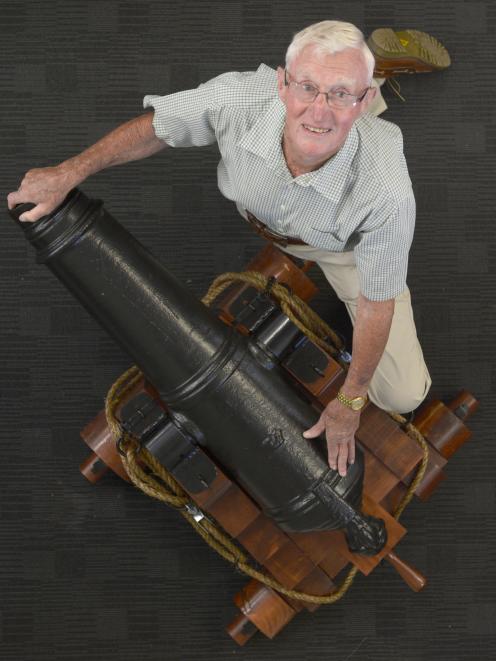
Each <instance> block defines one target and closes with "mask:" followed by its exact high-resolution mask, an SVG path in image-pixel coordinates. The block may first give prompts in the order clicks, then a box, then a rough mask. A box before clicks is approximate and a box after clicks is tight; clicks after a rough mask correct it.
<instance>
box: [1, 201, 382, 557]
mask: <svg viewBox="0 0 496 661" xmlns="http://www.w3.org/2000/svg"><path fill="white" fill-rule="evenodd" d="M27 206H28V205H19V206H17V207H16V208H15V209H14V210H12V211H11V215H12V216H13V217H14V218H15V219H16V220H17V221H18V217H19V215H20V214H21V213H22V212H23V211H26V209H27ZM18 222H19V221H18ZM19 225H20V226H21V227H22V228H23V230H24V232H25V236H26V238H27V239H28V240H29V241H30V242H31V244H32V245H33V246H34V247H35V249H36V252H37V261H38V262H40V263H45V264H47V266H48V267H49V268H50V269H51V270H52V272H53V273H54V274H55V275H56V276H57V277H58V278H59V280H60V281H61V282H62V283H63V284H64V285H65V286H66V287H67V288H68V289H69V290H70V291H71V292H72V293H73V294H74V296H75V297H76V298H77V299H78V300H79V301H80V302H81V303H82V304H83V305H84V306H85V307H86V309H87V310H88V311H89V312H90V314H91V315H92V316H93V317H94V318H95V319H96V320H97V321H98V323H99V324H101V326H103V327H104V328H105V329H106V330H107V331H108V332H109V333H110V335H111V336H112V337H113V338H114V339H115V340H116V341H117V342H118V343H119V344H120V345H121V346H122V348H123V349H124V350H125V351H126V352H127V353H128V354H129V355H130V356H131V357H132V359H133V360H134V361H135V363H136V364H137V365H138V367H139V368H140V369H141V370H142V372H143V373H144V375H145V377H146V378H147V380H149V381H150V383H152V384H153V386H154V387H155V388H156V390H157V391H158V392H159V394H160V397H161V399H162V400H163V401H164V402H165V403H166V404H167V406H168V408H169V409H170V411H171V417H172V421H173V422H174V424H177V425H178V426H179V427H180V428H181V429H182V430H183V431H184V430H186V431H187V432H188V434H190V435H191V436H193V437H194V439H195V440H196V442H197V443H199V444H200V445H202V446H203V447H206V448H207V449H208V451H209V452H210V453H211V454H212V455H213V456H214V457H215V458H216V459H217V460H218V461H219V463H220V464H221V465H222V466H223V467H224V469H225V470H226V471H227V472H228V473H229V474H231V475H232V477H233V478H234V479H235V480H236V481H237V482H238V483H239V484H240V485H241V486H242V487H243V488H244V489H245V490H246V491H247V493H248V494H249V495H250V496H251V497H252V498H253V499H254V500H255V501H256V502H257V503H258V504H259V506H260V507H261V508H262V509H263V511H264V512H265V513H266V514H267V515H268V516H270V517H272V518H273V519H274V520H275V521H276V522H277V523H278V524H279V525H280V527H281V528H282V529H283V530H286V531H291V532H303V531H310V530H333V529H337V528H343V529H344V530H345V534H346V536H347V540H348V544H349V546H350V549H351V550H352V551H354V552H359V553H368V554H375V553H378V552H379V551H380V550H381V548H382V547H383V546H384V544H385V541H386V534H385V527H384V524H383V522H382V521H381V520H378V519H374V518H372V517H366V516H364V515H363V514H361V513H360V511H359V507H360V503H361V492H362V484H363V470H364V467H363V455H362V453H361V452H360V451H358V452H357V460H356V461H355V463H354V465H352V466H350V467H349V469H348V472H347V474H346V476H344V477H341V476H340V475H339V474H338V473H337V471H335V470H332V469H331V468H330V467H329V466H328V464H327V461H326V453H325V449H324V444H323V442H316V441H307V440H306V439H304V438H303V436H302V432H303V431H304V430H305V429H307V428H308V427H310V426H311V425H313V424H314V423H315V421H316V419H317V417H318V413H317V412H316V410H315V409H314V408H313V407H312V406H311V405H310V404H309V403H308V402H307V401H305V400H304V399H303V398H302V396H301V395H300V394H299V393H298V392H297V391H296V390H295V389H294V388H293V387H292V386H291V385H290V384H289V383H288V381H287V380H286V379H285V377H284V376H283V374H282V369H281V368H280V367H279V365H277V364H275V363H273V362H270V361H267V356H266V355H265V354H264V352H263V350H262V349H261V348H260V347H259V346H258V345H257V344H256V343H255V342H253V340H251V339H250V338H247V337H244V336H242V335H240V334H239V333H238V332H237V331H235V330H234V329H232V328H230V327H229V326H227V325H226V324H224V323H223V322H222V321H220V320H219V319H218V318H217V317H216V316H215V314H214V313H213V312H212V311H211V310H210V309H209V308H207V307H206V306H205V305H203V303H202V302H201V301H199V300H198V299H196V298H195V296H194V295H193V294H192V293H191V292H190V291H189V290H188V289H187V288H186V287H184V286H183V285H182V284H181V283H180V282H179V281H178V280H177V279H176V278H174V276H173V275H172V274H170V273H169V272H168V271H167V269H166V268H165V267H164V266H163V265H162V264H161V263H160V262H159V261H158V260H157V259H156V258H155V257H153V256H152V255H151V254H150V253H149V252H148V251H147V250H146V249H145V248H144V247H143V246H142V245H141V244H140V243H139V242H138V241H137V240H136V239H135V238H134V237H133V236H132V235H131V234H130V233H129V232H128V231H126V230H125V229H124V228H123V227H122V226H121V225H120V224H119V223H118V222H117V221H116V220H115V219H114V218H113V217H112V216H111V215H110V214H109V213H108V212H107V211H106V210H105V208H104V207H103V203H102V202H101V201H99V200H92V199H89V198H88V197H87V196H85V195H84V194H83V193H82V192H81V191H80V190H78V189H73V190H72V191H71V192H70V193H69V195H68V196H67V197H66V199H65V200H64V202H63V203H62V204H61V205H60V206H59V207H58V208H57V209H56V210H55V211H54V212H53V213H52V214H51V215H50V216H46V217H44V218H42V219H40V220H38V221H37V222H35V223H21V222H19Z"/></svg>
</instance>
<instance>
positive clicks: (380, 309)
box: [303, 294, 394, 475]
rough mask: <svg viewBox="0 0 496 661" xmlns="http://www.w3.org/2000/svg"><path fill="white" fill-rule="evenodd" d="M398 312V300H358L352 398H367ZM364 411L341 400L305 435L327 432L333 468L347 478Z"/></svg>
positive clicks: (348, 382)
mask: <svg viewBox="0 0 496 661" xmlns="http://www.w3.org/2000/svg"><path fill="white" fill-rule="evenodd" d="M393 313H394V299H390V300H387V301H370V300H369V299H367V298H365V297H364V296H362V295H361V294H360V295H359V297H358V303H357V314H356V320H355V327H354V330H353V358H352V361H351V364H350V368H349V370H348V374H347V376H346V379H345V382H344V384H343V387H342V388H341V390H342V392H343V393H344V394H345V395H347V396H349V397H357V396H359V395H362V396H365V395H366V394H367V390H368V387H369V383H370V381H371V379H372V376H373V375H374V372H375V369H376V367H377V365H378V363H379V361H380V359H381V357H382V354H383V353H384V349H385V347H386V342H387V340H388V337H389V330H390V328H391V321H392V319H393ZM359 422H360V411H353V410H352V409H350V408H348V407H347V406H345V405H344V404H341V402H339V401H338V400H337V399H334V400H332V401H331V402H329V404H328V405H327V406H326V408H325V409H324V410H323V411H322V415H321V416H320V418H319V420H318V422H317V423H316V424H315V425H314V426H313V427H311V428H310V429H308V430H307V431H306V432H304V434H303V435H304V436H305V438H315V437H316V436H319V435H320V434H321V433H322V432H323V431H324V430H325V432H326V439H327V450H328V457H329V465H330V467H331V468H334V469H335V468H336V466H337V468H338V470H339V474H340V475H346V465H347V461H349V462H350V463H353V462H354V461H355V432H356V430H357V429H358V425H359Z"/></svg>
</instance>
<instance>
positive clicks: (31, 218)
mask: <svg viewBox="0 0 496 661" xmlns="http://www.w3.org/2000/svg"><path fill="white" fill-rule="evenodd" d="M45 208H46V207H44V206H43V205H42V204H37V205H36V206H35V207H34V208H33V209H30V210H29V211H26V212H25V213H22V214H21V215H20V216H19V220H20V221H22V222H23V223H25V222H29V223H34V222H35V221H37V220H39V219H40V218H41V217H42V216H46V214H47V212H46V211H45Z"/></svg>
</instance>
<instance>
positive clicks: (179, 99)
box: [143, 85, 215, 147]
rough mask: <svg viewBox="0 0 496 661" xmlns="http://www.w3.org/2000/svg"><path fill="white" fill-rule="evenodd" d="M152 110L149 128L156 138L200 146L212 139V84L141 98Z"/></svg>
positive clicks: (187, 145)
mask: <svg viewBox="0 0 496 661" xmlns="http://www.w3.org/2000/svg"><path fill="white" fill-rule="evenodd" d="M150 107H152V108H153V109H154V110H155V114H154V117H153V128H154V130H155V134H156V136H157V138H160V139H161V140H163V141H164V142H166V143H167V144H168V145H169V146H171V147H201V146H204V145H210V144H212V143H214V142H215V127H214V123H215V117H214V109H215V87H211V86H209V85H200V87H198V88H196V89H192V90H185V91H183V92H177V93H176V94H168V95H166V96H155V95H151V94H148V95H147V96H145V98H144V99H143V108H150Z"/></svg>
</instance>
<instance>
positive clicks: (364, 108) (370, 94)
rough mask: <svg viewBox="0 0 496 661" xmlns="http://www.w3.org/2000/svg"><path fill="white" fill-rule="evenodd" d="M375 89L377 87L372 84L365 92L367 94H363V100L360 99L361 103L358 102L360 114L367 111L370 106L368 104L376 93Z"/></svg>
mask: <svg viewBox="0 0 496 661" xmlns="http://www.w3.org/2000/svg"><path fill="white" fill-rule="evenodd" d="M377 90H378V88H377V87H375V86H374V85H372V86H371V87H370V88H369V91H368V92H367V95H366V96H365V98H364V100H363V101H361V103H360V106H361V108H360V110H361V112H360V114H361V115H363V114H364V113H366V112H367V111H368V109H369V108H370V105H371V103H372V101H373V100H374V99H375V95H376V94H377Z"/></svg>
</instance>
